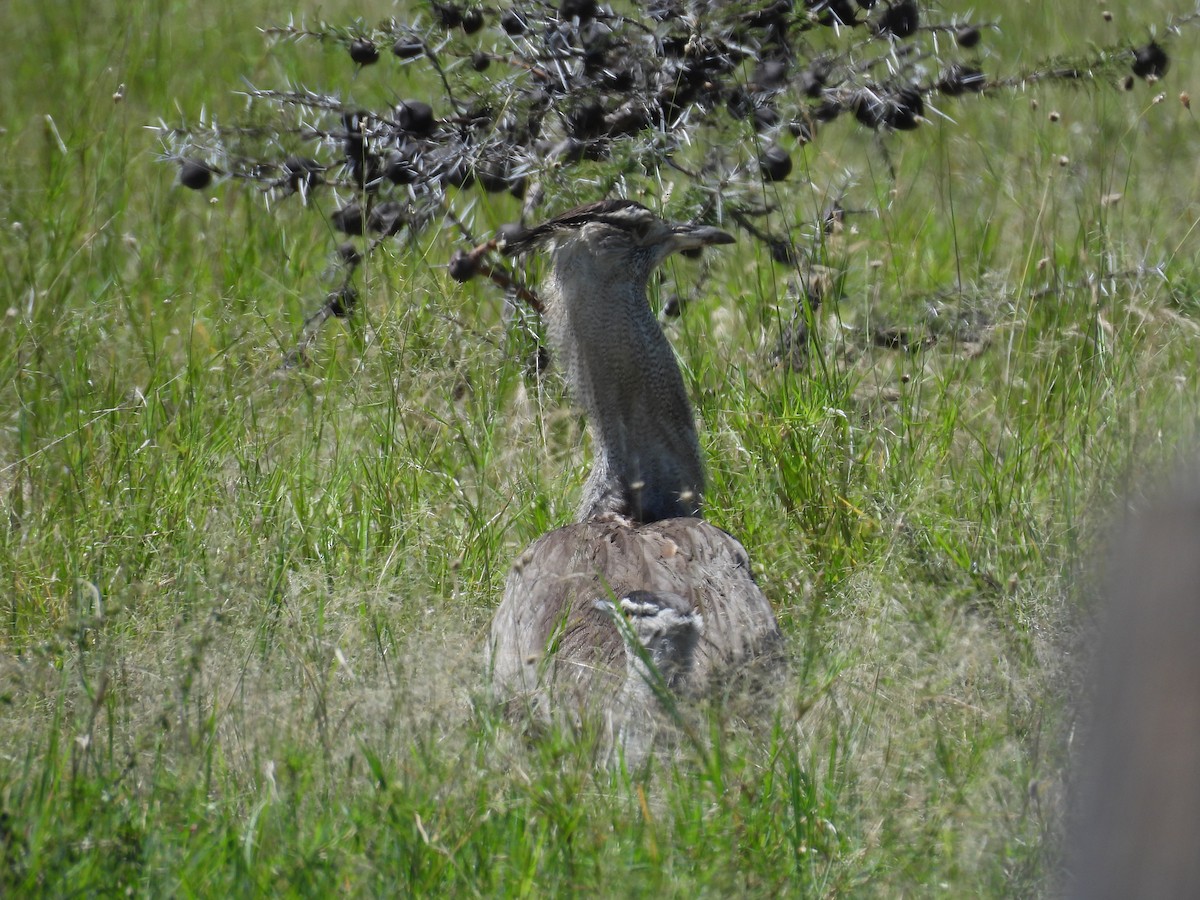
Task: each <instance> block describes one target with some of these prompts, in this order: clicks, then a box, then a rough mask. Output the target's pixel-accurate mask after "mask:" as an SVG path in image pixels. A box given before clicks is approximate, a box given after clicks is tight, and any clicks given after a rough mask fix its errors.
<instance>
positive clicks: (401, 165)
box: [383, 152, 420, 184]
mask: <svg viewBox="0 0 1200 900" xmlns="http://www.w3.org/2000/svg"><path fill="white" fill-rule="evenodd" d="M383 174H384V176H385V177H386V178H387V179H388V181H390V182H391V183H392V184H412V183H413V182H414V181H416V180H417V176H418V175H419V174H420V173H419V172H418V171H417V166H416V163H415V162H414V161H413V160H412V159H411V158H410V157H408V156H406V155H405V154H403V153H400V152H395V153H393V154H392V155H391V156H389V157H388V161H387V165H385V166H384V168H383Z"/></svg>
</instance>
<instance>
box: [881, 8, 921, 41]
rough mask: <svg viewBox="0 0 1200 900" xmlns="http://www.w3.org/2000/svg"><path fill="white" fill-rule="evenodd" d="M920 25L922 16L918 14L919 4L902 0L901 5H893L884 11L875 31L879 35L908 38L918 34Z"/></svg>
mask: <svg viewBox="0 0 1200 900" xmlns="http://www.w3.org/2000/svg"><path fill="white" fill-rule="evenodd" d="M919 24H920V16H919V15H918V13H917V4H916V3H915V2H913V0H900V2H899V3H893V4H892V5H891V6H889V7H888V8H887V9H886V10H884V12H883V15H881V16H880V17H879V21H878V22H876V23H875V30H876V31H877V32H878V33H879V34H890V35H892V36H893V37H898V38H906V37H911V36H912V34H913V33H914V32H916V30H917V26H918V25H919Z"/></svg>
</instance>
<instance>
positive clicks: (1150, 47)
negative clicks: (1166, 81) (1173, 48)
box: [1133, 41, 1171, 78]
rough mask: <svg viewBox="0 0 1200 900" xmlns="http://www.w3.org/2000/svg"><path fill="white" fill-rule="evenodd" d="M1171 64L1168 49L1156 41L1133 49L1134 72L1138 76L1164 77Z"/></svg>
mask: <svg viewBox="0 0 1200 900" xmlns="http://www.w3.org/2000/svg"><path fill="white" fill-rule="evenodd" d="M1170 65H1171V60H1170V59H1169V58H1168V57H1167V51H1165V50H1164V49H1163V48H1162V47H1160V46H1158V44H1157V43H1155V42H1154V41H1151V42H1150V43H1148V44H1147V45H1146V46H1145V47H1138V48H1137V49H1136V50H1134V51H1133V74H1134V75H1136V76H1137V77H1138V78H1162V77H1163V75H1165V74H1167V68H1168V67H1169V66H1170Z"/></svg>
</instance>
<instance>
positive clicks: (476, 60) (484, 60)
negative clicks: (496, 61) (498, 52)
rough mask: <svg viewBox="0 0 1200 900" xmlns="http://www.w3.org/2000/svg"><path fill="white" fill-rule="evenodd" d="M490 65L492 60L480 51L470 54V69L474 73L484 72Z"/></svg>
mask: <svg viewBox="0 0 1200 900" xmlns="http://www.w3.org/2000/svg"><path fill="white" fill-rule="evenodd" d="M491 64H492V58H491V57H490V56H489V55H488V54H486V53H484V52H483V51H482V50H480V51H479V52H478V53H472V54H471V68H472V69H474V70H475V71H476V72H486V71H487V70H488V66H490V65H491Z"/></svg>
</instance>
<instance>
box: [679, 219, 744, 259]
mask: <svg viewBox="0 0 1200 900" xmlns="http://www.w3.org/2000/svg"><path fill="white" fill-rule="evenodd" d="M733 242H734V237H733V235H732V234H730V233H729V232H728V231H722V230H721V229H720V228H713V227H712V226H711V225H685V224H678V223H672V225H671V251H670V252H672V253H682V254H683V255H684V256H699V255H700V251H701V250H703V249H704V248H705V247H711V246H713V245H715V244H732V243H733Z"/></svg>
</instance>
